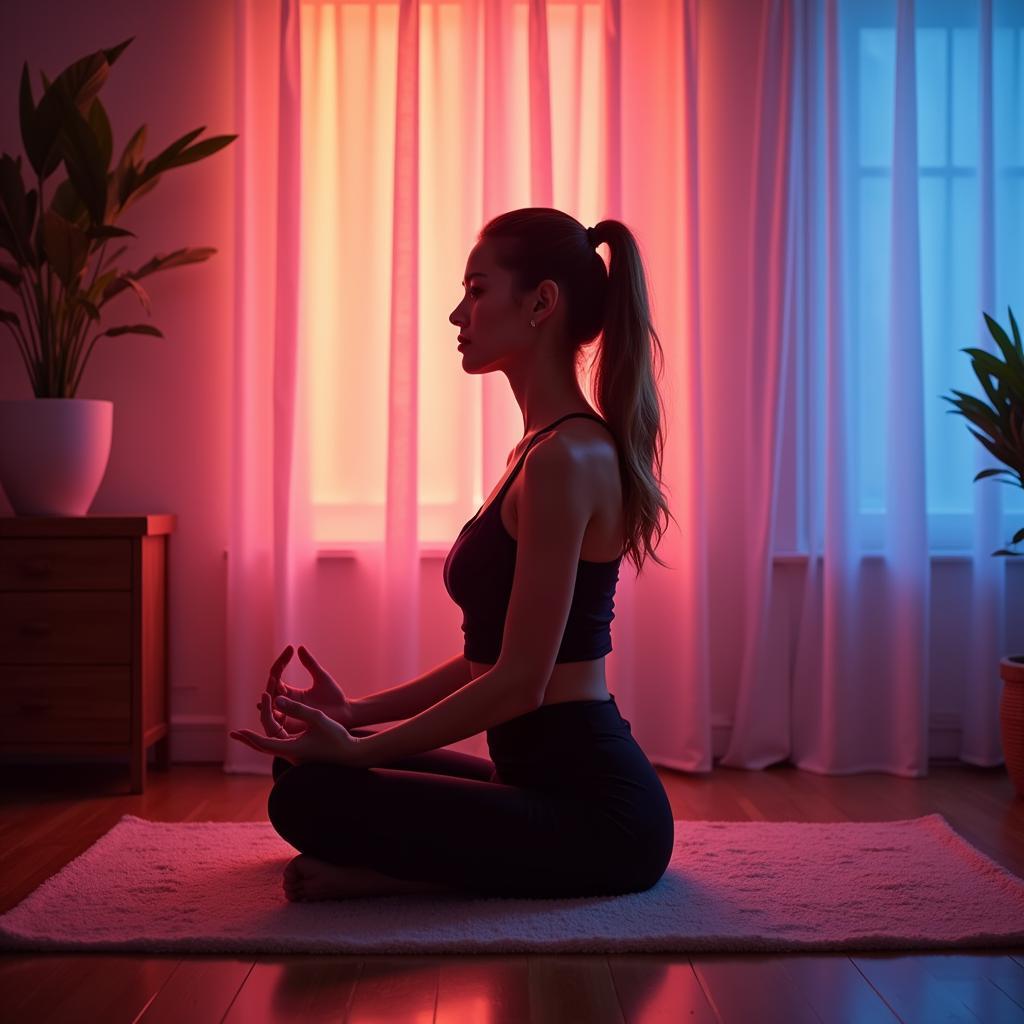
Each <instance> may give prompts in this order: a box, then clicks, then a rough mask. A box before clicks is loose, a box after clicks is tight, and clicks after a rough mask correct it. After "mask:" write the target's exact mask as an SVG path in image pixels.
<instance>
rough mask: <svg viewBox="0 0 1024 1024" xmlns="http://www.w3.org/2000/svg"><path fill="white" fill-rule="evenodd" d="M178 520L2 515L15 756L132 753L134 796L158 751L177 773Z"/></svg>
mask: <svg viewBox="0 0 1024 1024" xmlns="http://www.w3.org/2000/svg"><path fill="white" fill-rule="evenodd" d="M176 522H177V517H176V516H174V515H169V514H168V515H144V516H102V515H86V516H74V517H68V518H64V517H61V516H0V693H2V694H3V697H4V707H3V710H2V713H0V750H2V751H3V752H4V754H5V755H8V756H9V755H12V754H14V755H17V754H21V753H25V754H28V753H30V754H33V755H38V754H47V753H50V754H60V755H72V756H73V755H76V754H88V755H95V754H102V753H107V754H127V755H128V757H129V765H130V771H131V792H132V793H141V792H142V791H143V787H144V785H145V780H146V751H147V750H148V749H149V747H150V746H152V745H153V744H154V743H155V744H156V751H155V755H156V764H157V767H159V768H162V769H167V768H168V767H169V766H170V736H169V733H168V728H169V725H168V723H169V715H168V690H167V546H168V542H169V539H170V534H171V533H172V531H173V530H174V527H175V525H176ZM8 759H10V757H9V758H8ZM14 760H16V757H15V758H14Z"/></svg>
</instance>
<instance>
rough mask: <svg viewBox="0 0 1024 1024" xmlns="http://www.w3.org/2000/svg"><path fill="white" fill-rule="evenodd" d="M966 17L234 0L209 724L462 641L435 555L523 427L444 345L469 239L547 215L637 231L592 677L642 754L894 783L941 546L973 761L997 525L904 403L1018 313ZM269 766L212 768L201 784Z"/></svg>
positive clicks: (1002, 123) (987, 737)
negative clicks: (305, 671) (280, 695)
mask: <svg viewBox="0 0 1024 1024" xmlns="http://www.w3.org/2000/svg"><path fill="white" fill-rule="evenodd" d="M994 2H995V7H994V8H993V6H992V3H993V0H979V2H978V3H977V4H976V5H975V4H958V5H952V4H948V3H941V2H939V0H931V2H928V0H918V3H917V4H916V5H915V4H914V3H913V2H912V0H878V2H877V3H875V2H860V0H858V2H857V3H853V2H850V0H788V2H784V0H758V2H751V0H715V2H710V0H373V2H370V0H301V2H300V0H278V2H277V3H257V2H255V0H237V5H236V10H237V14H238V48H237V54H236V57H237V67H238V75H237V81H238V93H237V98H238V124H239V131H240V139H239V143H240V146H239V148H238V151H237V155H238V178H237V181H238V191H237V213H238V217H237V224H238V228H237V230H238V245H237V263H236V266H237V281H238V285H237V291H236V331H235V337H234V352H235V374H234V381H235V388H234V393H233V395H232V402H233V416H232V419H233V423H234V426H235V433H234V439H233V444H232V451H231V465H232V483H233V486H232V489H231V493H232V515H231V538H230V550H229V594H228V601H229V617H228V622H229V631H230V636H229V638H228V652H229V654H228V666H227V690H226V697H227V708H228V714H227V726H228V728H229V729H234V728H238V727H244V726H249V727H251V726H252V725H253V723H254V721H255V718H254V715H255V707H254V705H255V702H256V699H257V696H258V693H259V691H260V690H262V689H263V687H264V685H265V683H266V672H267V668H268V666H269V664H270V663H271V661H272V660H273V659H274V657H276V655H277V654H278V653H279V652H280V650H281V649H282V648H283V647H284V646H285V644H287V643H293V644H296V643H306V644H307V645H309V646H310V647H312V648H313V649H314V652H315V653H318V649H317V648H316V647H315V646H314V644H313V643H311V642H310V639H309V637H310V636H311V635H314V636H319V637H321V638H322V640H323V643H324V644H325V645H326V646H325V647H324V649H325V650H328V651H329V650H331V645H332V644H334V650H333V653H334V655H335V656H336V657H337V658H338V659H339V660H340V662H341V663H343V664H345V666H346V668H347V669H348V671H347V672H346V673H345V674H344V675H345V680H346V682H349V681H351V680H355V685H347V687H346V689H347V692H350V693H351V694H352V695H353V696H360V695H362V694H363V693H368V692H370V691H371V690H376V689H381V688H383V687H387V686H392V685H395V684H396V683H398V682H401V681H404V680H406V679H408V678H412V677H413V676H414V675H416V674H417V673H419V672H422V671H424V670H426V669H428V668H430V667H431V665H432V664H433V663H434V662H436V661H437V660H439V659H437V658H433V659H432V658H431V656H430V655H429V653H428V651H429V649H430V648H431V645H432V644H433V638H432V635H430V630H435V631H442V632H443V635H444V637H445V638H446V639H445V640H444V641H443V642H442V643H441V644H440V646H442V647H443V648H444V653H445V654H446V655H447V654H451V653H452V652H453V651H454V650H456V649H458V648H459V647H460V646H461V633H460V631H459V630H458V621H459V619H458V615H457V610H453V609H452V608H451V607H450V606H451V602H450V599H449V598H448V596H447V594H446V593H445V592H444V588H443V584H442V582H441V576H440V561H441V560H442V559H443V556H444V553H445V552H446V551H447V548H448V546H450V544H451V543H452V541H453V540H454V538H455V536H456V534H457V533H458V530H459V527H460V526H461V525H462V523H463V522H465V520H466V519H468V518H469V517H470V516H471V515H472V513H473V512H474V511H475V509H476V508H477V507H478V506H479V505H480V504H481V502H482V501H483V498H484V496H485V495H486V494H488V493H489V492H490V490H491V488H492V486H493V484H494V482H495V481H496V480H497V479H498V478H499V477H500V475H501V473H502V472H503V470H504V466H505V456H506V455H507V453H508V451H509V449H510V448H512V447H513V446H514V445H515V444H516V442H517V441H518V440H519V438H520V437H521V435H522V420H521V416H520V414H519V410H518V408H517V407H516V405H515V403H514V400H513V399H512V397H511V393H510V391H509V389H508V386H507V382H506V381H505V378H504V377H503V376H501V375H497V374H490V375H484V376H482V377H480V378H473V377H469V376H468V375H466V374H464V373H463V371H462V370H461V367H460V363H459V361H458V359H457V356H456V354H455V350H454V335H455V331H454V330H453V328H452V327H451V324H450V323H449V322H448V314H449V313H450V311H451V310H452V308H454V306H455V305H456V304H457V303H458V301H459V299H460V297H461V287H460V286H459V285H458V284H457V282H458V281H459V280H460V278H461V277H462V271H463V269H464V267H465V259H466V256H467V254H468V252H469V250H470V248H471V247H472V245H473V244H474V242H475V236H476V232H477V231H478V230H479V229H480V227H482V225H483V224H484V223H485V222H486V221H487V220H488V219H489V218H490V217H492V216H494V215H495V214H497V213H500V212H502V211H504V210H508V209H514V208H518V207H523V206H555V207H558V208H560V209H563V210H565V211H567V212H569V213H571V214H572V215H573V216H575V217H577V218H578V219H579V220H580V221H582V222H583V223H584V224H586V225H590V224H593V223H595V222H596V221H597V220H600V219H602V218H604V217H614V218H617V219H620V220H623V221H624V222H625V223H627V224H628V225H629V226H630V228H631V229H632V230H633V231H634V233H635V234H636V236H637V238H638V240H639V242H640V245H641V249H642V251H643V254H644V258H645V262H646V265H647V271H648V274H649V285H650V292H651V297H652V304H653V312H654V319H655V324H656V327H657V329H658V331H659V336H660V339H661V342H662V345H663V347H664V351H665V364H664V374H663V376H662V378H661V380H660V385H661V389H662V394H663V398H664V402H665V410H666V424H665V426H666V434H667V440H666V449H665V461H664V467H663V469H664V486H665V490H666V493H667V494H668V497H669V501H670V504H671V507H672V509H673V514H674V515H675V517H676V521H677V523H678V527H677V526H676V524H671V525H670V527H669V529H668V531H667V532H666V534H665V536H664V539H663V541H662V544H661V546H660V547H659V555H660V556H661V557H662V558H663V559H664V560H665V561H666V562H668V563H669V568H662V567H660V566H658V565H656V564H654V563H653V562H650V561H649V562H648V563H647V565H646V566H645V569H644V573H643V574H642V575H641V576H640V577H639V578H636V577H635V573H634V572H633V571H632V567H631V566H630V565H628V564H624V566H623V569H622V571H621V573H620V581H619V588H618V592H617V595H616V615H615V621H614V622H613V624H612V642H613V645H614V650H613V652H612V653H611V654H610V655H609V656H608V660H607V672H608V681H609V689H610V690H611V691H612V692H613V693H615V695H616V698H617V701H618V703H619V706H620V707H621V708H622V710H623V713H624V714H625V715H626V717H627V718H629V719H630V721H631V723H632V725H633V730H634V733H635V734H636V735H637V737H638V739H639V740H640V742H641V744H642V746H643V747H644V749H645V751H646V752H647V753H648V756H649V757H650V758H651V760H652V761H653V762H654V763H655V764H659V765H663V766H667V767H674V768H677V769H680V770H684V771H708V770H710V769H711V767H712V764H713V762H714V759H716V758H721V762H722V763H724V764H726V765H730V766H734V767H744V768H761V767H765V766H767V765H769V764H772V763H775V762H778V761H781V760H786V759H790V760H792V761H793V762H794V763H795V764H797V765H798V766H800V767H803V768H806V769H808V770H811V771H819V772H829V773H833V772H852V771H867V770H873V771H884V772H892V773H895V774H903V775H921V774H924V773H925V772H926V771H927V760H928V757H929V754H930V753H932V754H934V751H930V749H929V715H930V707H931V697H932V694H933V692H934V690H935V687H936V683H935V679H936V666H935V665H934V664H933V663H932V662H933V659H931V658H930V651H932V650H934V649H935V645H936V642H937V640H941V639H942V638H941V637H940V636H938V634H937V633H936V623H937V622H939V621H940V620H941V615H940V614H938V612H937V610H936V606H937V601H936V598H935V593H936V589H935V584H936V575H937V574H936V573H935V572H934V567H935V560H936V555H937V554H940V553H942V552H945V553H946V554H947V555H948V554H952V553H955V552H957V551H961V552H963V553H964V557H965V558H967V559H969V565H970V569H971V570H972V580H973V592H972V593H971V595H970V600H969V603H968V605H967V608H968V614H969V615H970V617H971V622H970V623H969V624H966V625H965V626H964V627H963V628H964V635H965V638H966V636H967V634H968V631H969V637H970V642H969V644H964V645H962V646H964V647H965V648H968V650H967V651H966V653H965V655H964V658H963V662H962V665H961V669H962V671H961V673H960V676H959V678H958V679H957V680H956V682H955V685H956V686H957V687H959V689H958V690H957V692H956V694H955V695H954V696H955V697H956V699H957V700H959V699H960V697H961V696H962V697H963V698H964V699H963V706H962V709H961V710H962V720H961V725H962V733H961V734H960V735H961V738H960V739H959V744H960V748H959V751H958V755H959V756H960V757H962V758H963V759H965V760H970V761H973V762H974V763H977V764H994V763H998V762H999V760H1000V753H999V738H998V721H997V716H996V708H997V704H998V694H999V678H998V661H999V657H1000V656H1001V655H1002V654H1004V653H1007V646H1006V645H1007V642H1008V637H1007V633H1006V628H1005V624H1006V621H1007V620H1006V618H1005V614H1006V609H1007V597H1006V594H1007V588H1006V585H1005V584H1006V579H1005V577H1006V575H1007V566H1006V564H1005V561H1004V560H1002V559H992V558H991V557H990V552H991V551H993V550H995V548H997V547H1000V546H1002V545H1003V544H1004V542H1005V540H1006V539H1007V538H1008V537H1009V533H1008V532H1007V527H1008V525H1009V523H1010V521H1011V517H1012V516H1013V515H1017V516H1018V518H1020V517H1021V515H1022V514H1024V502H1021V503H1019V504H1018V505H1016V506H1014V505H1013V504H1012V501H1011V500H1007V501H1006V502H1005V504H1006V509H1005V510H1004V509H1003V508H1002V507H1001V506H1000V500H1001V495H999V494H998V493H995V492H997V491H999V490H1001V488H998V487H996V486H994V485H991V481H985V482H982V483H981V484H979V485H976V486H973V485H972V484H971V480H972V478H973V476H974V473H976V472H977V471H978V469H981V468H984V467H985V466H987V465H989V464H990V462H989V461H988V460H987V459H986V458H983V457H982V456H984V455H986V454H987V453H985V452H984V451H983V449H982V448H981V446H980V445H978V443H977V442H976V441H975V440H974V439H973V438H972V437H971V436H970V434H969V433H968V431H967V430H966V429H965V428H964V426H963V425H962V423H960V422H959V421H957V424H956V426H954V425H953V420H951V419H946V420H943V418H942V417H943V413H944V411H945V409H946V408H948V406H947V405H946V404H945V403H941V402H940V400H939V398H938V395H939V394H940V393H946V392H948V391H949V390H950V389H951V388H952V387H958V388H962V389H963V390H967V391H973V390H974V389H972V387H971V382H970V368H969V360H968V359H967V358H966V357H965V356H963V355H962V354H960V353H958V352H957V350H958V349H959V348H963V347H966V346H968V345H977V346H979V347H987V348H989V349H991V347H992V346H991V345H988V344H987V342H986V332H985V331H984V325H983V323H982V321H981V313H980V311H981V309H982V308H984V309H985V310H986V312H990V313H991V314H993V315H997V314H998V310H999V309H1003V310H1004V311H1005V306H1006V304H1007V303H1011V304H1017V305H1018V306H1019V307H1020V308H1021V309H1024V305H1022V304H1021V302H1020V299H1021V296H1020V294H1019V288H1020V284H1019V282H1020V281H1021V274H1020V270H1021V266H1020V261H1019V257H1018V256H1017V255H1016V253H1014V252H1013V251H1012V245H1013V243H1012V239H1013V238H1016V237H1019V235H1020V229H1021V227H1022V226H1024V225H1022V214H1024V196H1022V193H1021V188H1020V174H1019V171H1015V170H1014V168H1015V167H1018V166H1019V165H1020V164H1021V163H1022V162H1024V161H1022V159H1021V157H1022V153H1021V151H1020V150H1019V146H1020V144H1019V143H1018V142H1016V138H1017V137H1018V136H1019V135H1021V134H1022V133H1021V132H1020V131H1019V125H1020V117H1021V109H1022V97H1021V85H1020V82H1021V77H1022V76H1021V70H1020V69H1021V42H1020V39H1021V26H1019V25H1016V24H1014V19H1015V18H1017V19H1018V20H1019V18H1018V15H1017V12H1016V8H1015V6H1014V5H1012V4H1011V3H1009V2H1008V0H1007V2H1006V3H1005V4H1003V5H1001V4H1000V2H999V0H994ZM972 33H973V35H972ZM940 43H941V44H942V45H941V46H940ZM972 46H973V50H972V49H971V47H972ZM943 47H944V49H943ZM940 51H941V53H940ZM942 54H945V56H942ZM971 54H973V57H972V56H971ZM943 62H944V63H943ZM942 68H945V71H944V72H942ZM937 69H938V70H937ZM942 74H945V75H946V78H945V79H943V81H945V82H946V84H947V86H949V88H948V89H947V90H946V93H945V94H944V105H943V106H942V109H943V110H945V111H947V113H948V115H949V118H950V121H951V123H952V124H954V125H955V127H956V137H957V139H959V140H960V141H959V145H960V147H961V150H962V151H961V152H955V153H952V156H951V157H950V159H948V160H947V161H946V163H944V164H942V166H941V167H940V166H939V164H938V163H937V157H936V154H935V153H934V152H933V151H932V150H933V149H934V147H935V140H934V138H933V135H934V134H935V132H936V131H938V128H937V127H936V126H935V125H934V124H932V120H934V118H931V115H932V112H933V109H938V107H939V106H940V104H939V102H938V99H937V96H935V95H933V93H934V91H935V90H936V88H937V86H936V82H937V81H939V79H941V78H942ZM936 76H938V77H936ZM972 76H973V77H972ZM954 77H955V83H954ZM969 81H973V83H974V84H973V86H970V85H969V84H968V82H969ZM972 88H973V90H974V91H973V93H972V92H971V89H972ZM922 90H923V92H922ZM964 95H967V96H974V97H975V101H974V102H973V105H972V103H970V102H967V103H966V104H965V102H964ZM929 118H931V120H930V119H929ZM948 135H949V137H948V139H947V140H946V141H947V142H948V143H949V145H950V146H953V143H954V141H955V140H954V139H953V133H948ZM965 140H966V141H965ZM971 140H973V141H971ZM972 147H973V148H972ZM954 148H955V147H954ZM951 152H952V151H951ZM972 240H973V241H972ZM970 245H973V248H969V246H970ZM943 254H945V255H943ZM954 254H955V255H954ZM964 254H969V255H968V258H967V259H961V257H962V256H963V255H964ZM606 258H607V257H606ZM950 264H954V267H953V270H954V271H955V272H951V271H950V266H949V265H950ZM1015 289H1017V291H1016V293H1015ZM998 318H999V317H998V315H997V319H998ZM960 360H962V363H963V365H961V364H960V362H959V361H960ZM584 386H585V389H586V390H588V393H589V372H586V373H585V374H584ZM599 411H600V410H599ZM972 446H973V448H976V449H977V451H975V450H973V449H972ZM341 558H344V559H347V560H345V561H343V562H341V563H339V561H338V560H337V559H341ZM339 564H343V565H344V570H343V572H335V570H336V569H337V568H338V565H339ZM1013 571H1014V570H1010V572H1011V573H1012V572H1013ZM339 575H341V576H342V577H343V578H341V579H338V578H337V576H339ZM328 577H331V580H330V583H329V584H328V583H325V580H326V579H327V578H328ZM938 611H941V609H938ZM424 622H428V623H429V624H430V625H429V626H428V627H425V626H424V625H423V623H424ZM1019 639H1020V640H1021V646H1024V637H1019ZM435 646H437V645H435ZM322 660H324V659H322ZM328 667H332V666H330V665H329V666H328ZM297 679H298V677H296V679H295V680H293V681H297ZM458 746H460V747H462V748H463V749H466V750H469V751H470V752H483V751H484V749H485V748H483V746H482V738H480V737H477V738H474V741H464V742H463V743H460V744H458ZM268 761H269V759H267V758H266V757H265V756H263V755H260V754H257V753H256V752H254V751H251V750H249V748H247V747H243V746H242V745H239V744H236V743H234V742H232V741H226V759H225V768H226V770H228V771H269V763H268Z"/></svg>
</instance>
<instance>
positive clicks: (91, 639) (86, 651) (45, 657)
mask: <svg viewBox="0 0 1024 1024" xmlns="http://www.w3.org/2000/svg"><path fill="white" fill-rule="evenodd" d="M131 621H132V616H131V594H129V593H122V592H118V591H108V592H106V593H95V594H90V593H85V592H82V593H75V592H73V591H67V592H58V591H51V592H49V593H46V592H40V593H33V594H15V593H4V592H0V665H3V664H6V665H11V664H15V665H62V664H64V665H66V664H93V663H97V662H106V663H113V664H128V663H129V662H130V661H131ZM0 717H2V716H0Z"/></svg>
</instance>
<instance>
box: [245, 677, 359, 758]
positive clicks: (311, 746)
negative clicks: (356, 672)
mask: <svg viewBox="0 0 1024 1024" xmlns="http://www.w3.org/2000/svg"><path fill="white" fill-rule="evenodd" d="M274 705H275V707H277V708H278V710H280V711H283V712H284V713H285V714H287V715H289V716H290V717H291V718H297V719H298V720H299V721H301V722H305V723H306V729H305V731H304V732H300V733H296V734H293V735H291V736H289V735H288V733H286V732H285V730H284V728H283V727H282V726H281V724H280V722H278V721H277V720H276V719H275V718H274V716H273V715H272V714H271V707H270V694H269V693H266V692H264V694H263V697H262V700H261V707H260V716H261V719H262V721H263V727H264V728H265V729H266V730H267V732H268V733H270V732H271V730H272V729H273V730H274V735H266V736H261V735H260V734H259V733H255V732H253V731H252V730H250V729H239V730H238V731H237V732H232V733H229V735H230V736H231V738H232V739H233V740H239V741H240V742H241V743H244V744H246V746H249V747H252V748H253V750H258V751H259V752H260V753H262V754H276V755H277V756H278V757H283V758H284V759H285V760H286V761H288V762H289V763H290V764H299V763H300V762H302V761H327V762H331V763H333V764H343V765H348V766H349V767H353V768H360V767H363V764H362V758H361V755H362V751H361V750H360V746H361V743H362V741H361V739H360V738H359V737H358V736H353V735H352V734H351V733H350V732H349V731H348V730H347V729H346V728H345V727H344V726H343V725H341V724H340V723H339V722H336V721H334V719H333V718H328V717H327V715H325V714H324V713H323V712H322V711H321V710H320V709H319V708H312V707H310V706H309V705H307V704H302V703H300V702H299V701H297V700H289V699H288V698H287V697H278V698H277V699H276V700H275V701H274Z"/></svg>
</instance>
